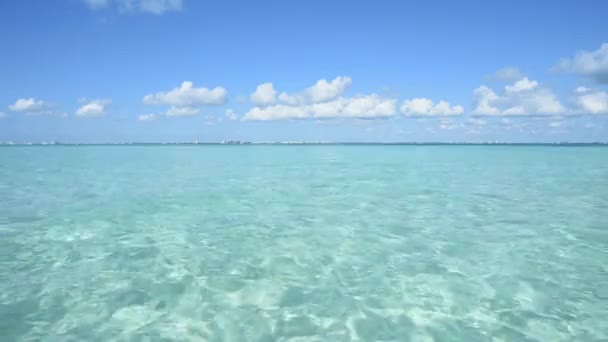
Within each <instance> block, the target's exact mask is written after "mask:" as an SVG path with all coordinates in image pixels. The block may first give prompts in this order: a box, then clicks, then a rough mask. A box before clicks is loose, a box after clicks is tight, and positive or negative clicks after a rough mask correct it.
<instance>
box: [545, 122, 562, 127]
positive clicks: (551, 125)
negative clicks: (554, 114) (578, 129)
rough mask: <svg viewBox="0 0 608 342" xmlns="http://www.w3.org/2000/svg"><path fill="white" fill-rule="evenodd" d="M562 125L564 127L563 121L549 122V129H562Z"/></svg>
mask: <svg viewBox="0 0 608 342" xmlns="http://www.w3.org/2000/svg"><path fill="white" fill-rule="evenodd" d="M563 125H564V122H563V121H551V122H549V127H552V128H559V127H562V126H563Z"/></svg>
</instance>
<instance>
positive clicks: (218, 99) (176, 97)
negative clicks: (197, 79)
mask: <svg viewBox="0 0 608 342" xmlns="http://www.w3.org/2000/svg"><path fill="white" fill-rule="evenodd" d="M227 94H228V92H227V91H226V89H224V88H223V87H215V88H213V89H207V88H195V87H194V84H193V83H192V82H190V81H184V82H183V83H182V85H181V86H180V87H179V88H174V89H171V90H168V91H164V92H163V91H161V92H158V93H155V94H148V95H146V96H144V99H143V102H144V104H146V105H169V106H176V107H194V106H200V105H221V104H224V103H225V102H226V96H227Z"/></svg>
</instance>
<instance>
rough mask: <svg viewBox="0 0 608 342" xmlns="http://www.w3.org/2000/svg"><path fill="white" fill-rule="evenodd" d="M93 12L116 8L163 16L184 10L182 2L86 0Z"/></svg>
mask: <svg viewBox="0 0 608 342" xmlns="http://www.w3.org/2000/svg"><path fill="white" fill-rule="evenodd" d="M84 2H85V4H86V5H87V6H88V7H89V8H90V9H93V10H99V9H103V8H110V7H116V8H118V9H119V10H120V11H123V12H124V11H127V12H144V13H152V14H163V13H165V12H168V11H179V10H181V9H182V0H84Z"/></svg>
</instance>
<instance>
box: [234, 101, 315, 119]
mask: <svg viewBox="0 0 608 342" xmlns="http://www.w3.org/2000/svg"><path fill="white" fill-rule="evenodd" d="M309 117H310V114H309V113H308V110H307V108H306V107H297V106H286V105H282V104H278V105H274V106H270V107H265V108H261V107H254V108H252V109H250V110H249V111H248V112H247V113H245V115H244V116H243V120H246V121H254V120H257V121H270V120H285V119H306V118H309Z"/></svg>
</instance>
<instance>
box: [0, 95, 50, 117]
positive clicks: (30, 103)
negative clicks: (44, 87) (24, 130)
mask: <svg viewBox="0 0 608 342" xmlns="http://www.w3.org/2000/svg"><path fill="white" fill-rule="evenodd" d="M48 107H49V106H48V104H47V103H45V102H44V101H42V100H38V99H35V98H33V97H29V98H21V99H18V100H17V101H15V103H13V104H12V105H10V106H8V109H10V110H12V111H13V112H21V113H26V114H41V113H43V112H44V111H45V110H46V109H47V108H48Z"/></svg>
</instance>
